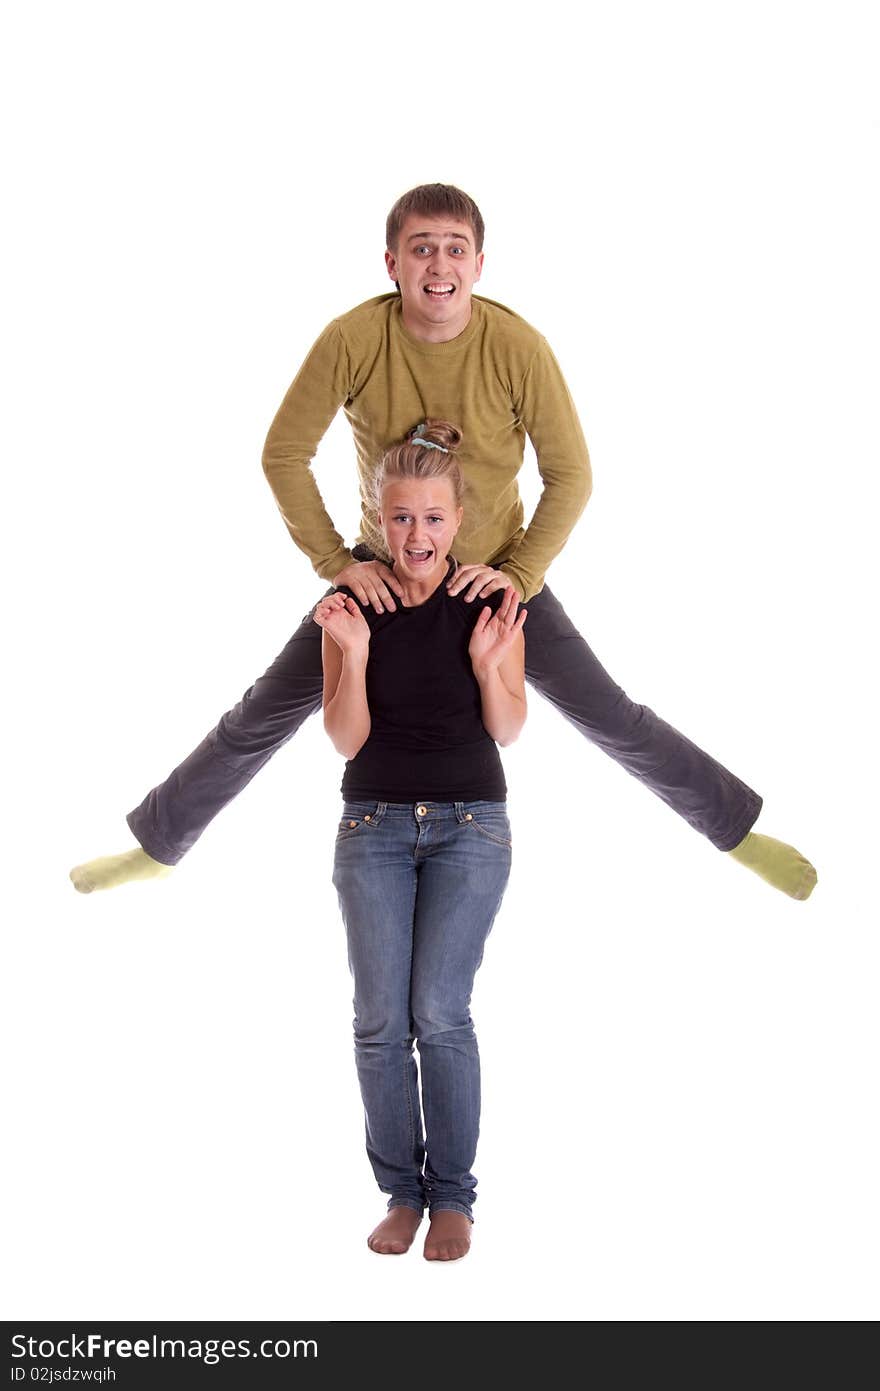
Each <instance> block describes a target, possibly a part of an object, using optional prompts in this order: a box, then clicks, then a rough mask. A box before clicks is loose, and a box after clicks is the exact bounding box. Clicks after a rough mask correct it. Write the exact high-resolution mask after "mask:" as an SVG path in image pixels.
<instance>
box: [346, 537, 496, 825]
mask: <svg viewBox="0 0 880 1391" xmlns="http://www.w3.org/2000/svg"><path fill="white" fill-rule="evenodd" d="M454 569H455V566H454V563H452V562H450V565H449V570H448V573H447V579H448V577H449V575H451V574H452V573H453V571H454ZM340 592H341V593H343V594H350V593H351V590H350V589H348V588H347V587H346V586H344V585H343V586H340ZM503 598H504V590H499V591H498V592H496V593H495V594H491V595H490V596H489V598H488V599H475V600H473V602H472V603H470V604H467V603H465V601H464V598H463V596H462V595H461V594H456V595H450V594H449V593H448V592H447V589H446V580H443V582H442V583H441V584H440V585H438V587H437V588H436V589H435V591H434V593H433V594H432V595H431V597H430V599H428V600H426V602H425V603H424V604H419V605H418V606H417V607H416V608H408V609H405V608H401V607H400V605H399V604H398V607H397V609H396V610H395V612H394V613H376V612H375V610H374V609H372V608H366V609H365V608H363V607H361V612H362V613H363V614H364V617H365V618H366V620H367V623H368V624H369V626H370V656H369V660H368V662H367V672H366V685H367V703H368V705H369V707H370V734H369V737H368V738H367V740H366V742H365V743H364V744H363V746H362V748H361V749H360V750H359V751H358V753H357V754H356V756H355V757H354V758H352V759H350V760H349V762H348V763H346V765H345V773H344V775H343V778H342V794H343V796H344V797H346V798H348V799H349V800H350V801H361V800H366V801H372V800H373V799H374V798H375V800H376V801H378V802H414V801H419V800H426V801H434V802H468V801H486V802H503V801H504V800H505V797H506V795H507V784H506V783H505V780H504V770H503V768H502V766H501V759H500V757H499V755H498V748H497V746H496V744H495V741H494V739H493V738H492V736H491V735H490V734H488V733H487V731H486V729H485V728H484V726H483V719H482V707H481V702H480V688H479V686H478V685H477V681H476V678H475V676H474V673H473V668H472V667H471V660H470V657H469V656H468V643H469V642H470V640H471V633H472V631H473V627H474V624H475V623H476V621H477V618H478V616H479V614H480V611H481V610H482V609H483V607H484V606H485V605H486V604H488V605H489V607H490V608H491V609H492V611H493V613H494V612H495V611H496V610H497V608H498V606H499V605H500V603H501V601H502V599H503Z"/></svg>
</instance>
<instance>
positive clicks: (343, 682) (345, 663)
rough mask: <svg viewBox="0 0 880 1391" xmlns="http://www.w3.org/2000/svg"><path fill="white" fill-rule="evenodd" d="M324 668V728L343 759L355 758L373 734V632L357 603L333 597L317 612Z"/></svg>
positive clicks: (339, 595)
mask: <svg viewBox="0 0 880 1391" xmlns="http://www.w3.org/2000/svg"><path fill="white" fill-rule="evenodd" d="M315 622H316V623H317V624H318V625H319V627H321V628H322V629H323V630H324V631H323V633H322V635H321V659H322V662H323V665H324V697H323V705H324V728H325V729H326V731H327V733H328V734H329V735H330V738H331V739H332V741H333V747H334V748H335V749H336V751H337V753H341V754H342V756H343V758H354V756H355V754H356V753H358V751H359V750H360V749H361V748H362V747H363V745H364V744H365V743H366V741H367V738H368V737H369V733H370V707H369V706H368V704H367V684H366V672H367V659H368V657H369V655H370V629H369V627H368V625H367V621H366V619H365V618H364V616H363V614H362V613H361V611H360V608H359V607H358V605H357V603H356V601H355V600H354V599H352V598H350V597H345V596H343V595H341V594H331V595H330V596H329V597H328V598H327V599H323V600H322V601H321V603H320V604H319V605H318V607H317V608H316V609H315Z"/></svg>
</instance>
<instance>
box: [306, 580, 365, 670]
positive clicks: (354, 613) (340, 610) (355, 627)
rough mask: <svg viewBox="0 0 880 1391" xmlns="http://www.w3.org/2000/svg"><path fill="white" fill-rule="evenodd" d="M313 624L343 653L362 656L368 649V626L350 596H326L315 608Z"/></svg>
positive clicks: (356, 603)
mask: <svg viewBox="0 0 880 1391" xmlns="http://www.w3.org/2000/svg"><path fill="white" fill-rule="evenodd" d="M314 618H315V622H316V623H317V625H318V627H319V628H323V629H324V631H325V633H329V634H330V636H331V638H332V639H333V641H334V642H335V643H336V646H337V647H339V648H341V649H342V651H343V652H350V653H352V654H357V653H359V652H362V653H363V654H364V655H366V653H367V652H368V651H369V648H370V625H369V624H368V622H367V620H366V619H365V618H364V615H363V612H362V611H361V608H360V605H359V604H358V602H357V600H356V599H353V598H352V597H351V595H350V594H328V595H327V597H326V598H325V599H322V600H321V602H320V603H319V604H318V605H317V606H316V608H315V614H314Z"/></svg>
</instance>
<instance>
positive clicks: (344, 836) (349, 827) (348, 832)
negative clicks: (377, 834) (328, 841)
mask: <svg viewBox="0 0 880 1391" xmlns="http://www.w3.org/2000/svg"><path fill="white" fill-rule="evenodd" d="M384 809H385V808H384V806H383V805H382V803H381V802H346V803H345V806H344V807H343V808H342V817H341V819H340V822H339V826H338V828H337V831H336V844H337V845H339V843H340V842H341V841H343V840H351V839H352V837H353V836H356V835H358V834H361V833H363V832H365V831H366V832H369V831H371V830H375V828H376V827H377V826H378V825H379V822H380V820H381V819H382V812H383V811H384Z"/></svg>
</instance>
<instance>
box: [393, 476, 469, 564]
mask: <svg viewBox="0 0 880 1391" xmlns="http://www.w3.org/2000/svg"><path fill="white" fill-rule="evenodd" d="M461 518H462V509H461V508H460V507H456V505H455V493H454V491H453V488H452V484H451V483H450V482H449V479H448V478H395V479H393V480H392V481H391V482H390V483H388V484H387V486H386V487H385V488H384V490H383V492H382V509H381V511H380V513H379V525H380V526H381V527H382V530H383V532H384V533H385V540H386V542H387V544H388V552H389V554H390V556H391V558H392V560H393V561H394V573H395V574H396V575H399V576H400V577H401V578H402V579H412V580H419V581H424V582H428V581H430V580H432V579H436V577H437V573H438V571H440V572H441V573H443V574H445V573H446V557H447V555H448V554H449V552H450V551H451V549H452V541H453V538H454V536H455V533H456V532H457V531H458V528H459V527H460V525H461Z"/></svg>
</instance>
